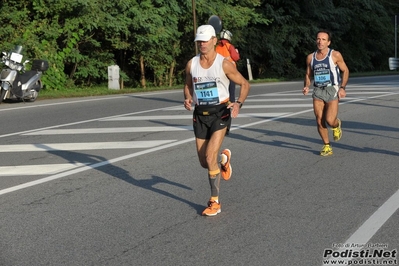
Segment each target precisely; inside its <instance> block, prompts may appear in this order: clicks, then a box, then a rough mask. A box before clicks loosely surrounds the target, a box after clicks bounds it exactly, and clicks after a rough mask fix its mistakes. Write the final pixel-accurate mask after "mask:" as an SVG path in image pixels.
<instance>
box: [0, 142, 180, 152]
mask: <svg viewBox="0 0 399 266" xmlns="http://www.w3.org/2000/svg"><path fill="white" fill-rule="evenodd" d="M174 141H176V140H149V141H118V142H84V143H47V144H46V143H39V144H15V145H0V153H3V152H30V151H35V152H36V151H85V150H110V149H145V148H152V147H155V146H159V145H164V144H167V143H171V142H174Z"/></svg>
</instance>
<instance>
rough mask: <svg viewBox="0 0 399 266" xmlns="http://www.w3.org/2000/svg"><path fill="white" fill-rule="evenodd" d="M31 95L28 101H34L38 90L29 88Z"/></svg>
mask: <svg viewBox="0 0 399 266" xmlns="http://www.w3.org/2000/svg"><path fill="white" fill-rule="evenodd" d="M30 93H31V95H32V97H31V98H29V99H28V101H29V102H34V101H36V99H37V96H39V92H37V91H36V90H31V91H30Z"/></svg>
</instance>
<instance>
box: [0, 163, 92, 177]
mask: <svg viewBox="0 0 399 266" xmlns="http://www.w3.org/2000/svg"><path fill="white" fill-rule="evenodd" d="M87 164H89V163H64V164H40V165H18V166H0V176H31V175H53V174H56V173H60V172H64V171H67V170H71V169H74V168H76V167H81V166H84V165H87Z"/></svg>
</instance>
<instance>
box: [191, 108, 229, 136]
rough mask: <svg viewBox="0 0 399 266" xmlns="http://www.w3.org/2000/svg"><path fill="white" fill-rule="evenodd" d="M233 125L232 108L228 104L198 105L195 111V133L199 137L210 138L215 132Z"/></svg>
mask: <svg viewBox="0 0 399 266" xmlns="http://www.w3.org/2000/svg"><path fill="white" fill-rule="evenodd" d="M230 126H231V115H230V109H227V106H226V104H220V105H211V106H196V107H195V110H194V113H193V127H194V135H195V137H196V138H198V139H210V138H211V135H212V133H213V132H215V131H218V130H220V129H223V128H225V127H227V131H226V135H227V134H228V133H229V130H230Z"/></svg>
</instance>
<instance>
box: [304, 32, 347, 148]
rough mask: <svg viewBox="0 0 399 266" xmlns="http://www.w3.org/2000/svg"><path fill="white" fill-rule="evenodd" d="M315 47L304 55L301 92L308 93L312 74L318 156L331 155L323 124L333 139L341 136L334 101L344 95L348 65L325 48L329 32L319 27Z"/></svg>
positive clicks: (339, 56)
mask: <svg viewBox="0 0 399 266" xmlns="http://www.w3.org/2000/svg"><path fill="white" fill-rule="evenodd" d="M316 44H317V50H316V51H315V52H313V53H311V54H309V55H308V56H307V58H306V75H305V82H304V85H305V87H304V88H303V90H302V92H303V94H304V95H306V94H308V92H309V86H310V83H311V78H312V77H313V79H314V82H313V85H314V88H313V94H312V97H313V110H314V114H315V117H316V122H317V130H318V132H319V134H320V137H321V139H322V141H323V143H324V145H323V148H322V150H321V152H320V155H322V156H328V155H332V154H333V151H332V147H331V144H330V140H329V136H328V129H327V125H328V126H330V127H331V128H332V131H333V136H334V140H335V141H338V140H340V139H341V137H342V129H341V120H340V119H339V118H338V101H339V99H341V98H344V97H345V96H346V91H345V87H346V84H347V83H348V79H349V69H348V67H347V66H346V64H345V61H344V58H343V57H342V55H341V53H340V52H338V51H335V50H333V49H331V48H329V46H330V44H331V33H330V32H329V31H327V30H320V31H319V32H318V33H317V37H316Z"/></svg>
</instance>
